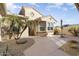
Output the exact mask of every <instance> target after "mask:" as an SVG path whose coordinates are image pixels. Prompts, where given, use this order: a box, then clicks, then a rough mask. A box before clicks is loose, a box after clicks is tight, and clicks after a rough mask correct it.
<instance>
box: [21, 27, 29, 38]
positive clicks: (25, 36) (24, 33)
mask: <svg viewBox="0 0 79 59" xmlns="http://www.w3.org/2000/svg"><path fill="white" fill-rule="evenodd" d="M28 32H29V30H28V27H27V28H26V30H25V31H24V32H23V34H22V35H21V38H27V37H28V36H29V33H28Z"/></svg>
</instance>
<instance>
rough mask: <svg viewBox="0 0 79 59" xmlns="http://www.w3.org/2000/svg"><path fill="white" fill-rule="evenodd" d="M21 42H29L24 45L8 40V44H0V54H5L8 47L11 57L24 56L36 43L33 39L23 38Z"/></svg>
mask: <svg viewBox="0 0 79 59" xmlns="http://www.w3.org/2000/svg"><path fill="white" fill-rule="evenodd" d="M20 40H27V42H26V43H24V44H16V40H8V41H6V42H0V53H3V51H5V49H6V45H8V53H9V54H10V55H11V56H23V55H24V54H23V51H24V50H26V49H28V48H30V47H31V46H32V45H33V44H34V43H35V41H34V39H32V38H21V39H20Z"/></svg>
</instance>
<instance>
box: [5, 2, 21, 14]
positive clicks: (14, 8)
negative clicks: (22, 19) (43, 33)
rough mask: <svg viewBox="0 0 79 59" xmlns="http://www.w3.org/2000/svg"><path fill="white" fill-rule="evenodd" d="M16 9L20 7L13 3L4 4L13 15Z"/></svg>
mask: <svg viewBox="0 0 79 59" xmlns="http://www.w3.org/2000/svg"><path fill="white" fill-rule="evenodd" d="M17 8H19V9H20V8H21V7H20V6H18V5H15V4H14V3H6V9H7V11H9V12H11V13H14V12H15V10H16V9H17Z"/></svg>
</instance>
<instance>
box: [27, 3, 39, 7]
mask: <svg viewBox="0 0 79 59" xmlns="http://www.w3.org/2000/svg"><path fill="white" fill-rule="evenodd" d="M29 5H32V6H35V7H40V6H39V5H38V4H37V3H29Z"/></svg>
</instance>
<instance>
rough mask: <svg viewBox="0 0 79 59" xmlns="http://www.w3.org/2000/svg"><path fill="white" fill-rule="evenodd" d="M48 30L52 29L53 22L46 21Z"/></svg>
mask: <svg viewBox="0 0 79 59" xmlns="http://www.w3.org/2000/svg"><path fill="white" fill-rule="evenodd" d="M48 30H53V23H52V22H51V23H48Z"/></svg>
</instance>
